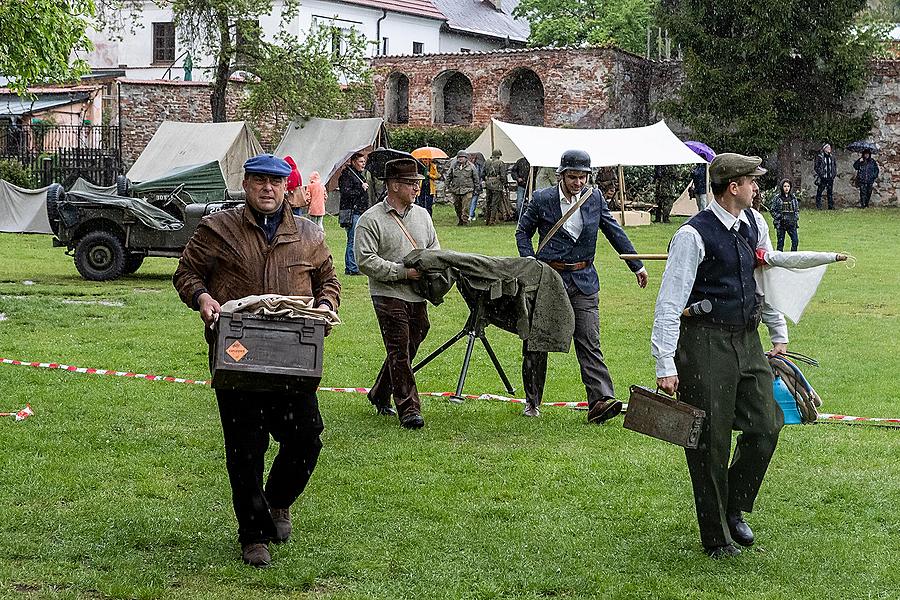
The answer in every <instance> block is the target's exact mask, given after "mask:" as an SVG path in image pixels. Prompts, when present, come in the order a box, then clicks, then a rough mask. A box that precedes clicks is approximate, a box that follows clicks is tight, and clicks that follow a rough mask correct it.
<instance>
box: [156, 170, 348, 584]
mask: <svg viewBox="0 0 900 600" xmlns="http://www.w3.org/2000/svg"><path fill="white" fill-rule="evenodd" d="M290 173H291V167H290V165H288V163H287V162H285V161H284V160H283V159H281V158H278V157H276V156H272V155H271V154H260V155H259V156H254V157H253V158H250V159H248V160H247V162H245V163H244V181H243V187H244V191H245V192H246V193H247V203H246V204H244V206H242V207H238V208H234V209H230V210H223V211H219V212H217V213H215V214H212V215H210V216H208V217H205V218H204V219H203V220H202V221H201V222H200V225H199V227H198V228H197V231H196V232H195V233H194V235H193V236H192V237H191V239H190V241H188V244H187V246H186V247H185V249H184V253H183V254H182V256H181V261H180V262H179V263H178V268H177V269H176V271H175V275H174V277H173V283H174V285H175V289H176V290H178V295H179V296H180V297H181V300H182V301H183V302H184V303H185V304H187V305H188V306H189V307H191V308H193V309H194V310H196V311H199V313H200V318H201V319H203V322H204V323H205V324H206V325H207V327H204V332H205V334H206V340H207V342H208V343H209V344H210V345H212V344H213V342H214V340H215V333H213V329H212V328H213V326H214V325H215V322H216V321H217V320H218V318H219V312H220V311H221V306H220V303H223V304H224V303H225V302H227V301H229V300H238V299H240V298H244V297H246V296H252V295H258V294H281V295H284V296H311V297H313V298H315V302H316V306H319V307H327V308H329V309H331V310H334V311H336V310H337V308H338V305H339V304H340V292H341V284H340V282H339V281H338V278H337V275H336V274H335V272H334V264H333V261H332V257H331V251H330V250H329V249H328V246H326V245H325V233H324V232H323V231H322V230H321V229H320V228H319V227H318V226H317V225H315V224H314V223H313V222H312V221H309V220H307V219H303V218H300V217H296V216H294V214H293V213H292V212H291V207H290V205H289V204H288V202H287V201H286V200H285V190H286V187H287V177H288V175H290ZM216 400H217V401H218V404H219V415H220V417H221V420H222V431H223V433H224V437H225V465H226V468H227V469H228V478H229V480H230V481H231V495H232V502H233V504H234V512H235V516H237V521H238V541H239V542H240V544H241V555H242V558H243V560H244V562H246V563H248V564H250V565H253V566H254V567H265V566H268V564H269V562H270V561H271V555H270V554H269V542H275V543H279V542H286V541H287V540H288V538H289V537H290V535H291V512H290V508H291V505H292V504H293V503H294V501H295V500H296V499H297V498H298V497H299V496H300V494H301V492H303V489H304V488H305V487H306V484H307V482H308V481H309V478H310V476H311V475H312V472H313V469H314V468H315V466H316V461H317V460H318V457H319V452H320V450H321V449H322V441H321V439H320V437H319V436H320V434H321V433H322V430H323V428H324V425H323V424H322V415H321V414H320V413H319V404H318V399H317V398H316V394H315V388H314V387H313V388H312V389H311V390H309V389H288V390H284V391H283V392H269V391H255V390H254V391H239V390H230V389H216ZM270 435H271V436H272V437H273V438H274V439H275V440H276V441H277V442H278V455H277V456H276V457H275V460H274V461H273V463H272V468H271V469H270V471H269V478H268V480H267V481H266V480H264V478H263V467H264V465H265V457H266V449H267V448H268V447H269V436H270ZM264 482H265V487H263V483H264Z"/></svg>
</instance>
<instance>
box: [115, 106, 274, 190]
mask: <svg viewBox="0 0 900 600" xmlns="http://www.w3.org/2000/svg"><path fill="white" fill-rule="evenodd" d="M262 151H263V149H262V146H261V145H260V143H259V140H257V139H256V136H255V135H254V134H253V132H252V131H250V128H249V127H248V126H247V123H246V122H244V121H231V122H227V123H180V122H177V121H163V122H162V124H161V125H160V126H159V129H157V130H156V133H154V134H153V138H151V140H150V143H149V144H147V147H146V148H144V151H143V152H141V155H140V156H139V157H138V159H137V160H136V161H135V163H134V165H132V167H131V169H129V170H128V179H130V180H131V181H134V182H141V181H149V180H152V179H157V178H159V177H162V176H163V175H166V174H168V173H170V172H171V171H172V170H173V169H176V168H179V167H186V166H190V165H203V164H207V163H210V162H217V163H218V164H219V167H220V169H221V171H222V178H223V180H224V182H225V185H226V186H227V187H228V189H231V190H239V189H241V181H242V180H243V179H244V161H246V160H247V159H248V158H250V157H251V156H256V155H257V154H261V153H262Z"/></svg>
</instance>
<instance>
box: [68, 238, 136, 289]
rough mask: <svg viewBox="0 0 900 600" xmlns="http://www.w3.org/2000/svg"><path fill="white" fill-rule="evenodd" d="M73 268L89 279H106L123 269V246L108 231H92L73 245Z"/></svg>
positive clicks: (119, 274)
mask: <svg viewBox="0 0 900 600" xmlns="http://www.w3.org/2000/svg"><path fill="white" fill-rule="evenodd" d="M75 268H77V269H78V272H79V273H81V276H82V277H84V278H85V279H87V280H89V281H108V280H110V279H116V278H117V277H120V276H121V275H122V273H123V272H124V271H125V248H124V247H123V245H122V242H121V240H119V238H118V237H117V236H116V235H115V234H112V233H110V232H108V231H92V232H90V233H89V234H87V235H86V236H84V237H83V238H81V240H79V242H78V246H76V247H75Z"/></svg>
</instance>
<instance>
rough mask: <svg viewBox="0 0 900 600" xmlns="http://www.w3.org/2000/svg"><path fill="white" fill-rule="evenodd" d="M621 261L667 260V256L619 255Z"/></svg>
mask: <svg viewBox="0 0 900 600" xmlns="http://www.w3.org/2000/svg"><path fill="white" fill-rule="evenodd" d="M619 258H621V259H622V260H667V259H668V258H669V255H668V254H620V255H619Z"/></svg>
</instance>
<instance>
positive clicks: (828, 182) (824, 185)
mask: <svg viewBox="0 0 900 600" xmlns="http://www.w3.org/2000/svg"><path fill="white" fill-rule="evenodd" d="M822 192H826V195H827V196H828V210H831V209H832V208H834V179H820V180H819V185H817V186H816V208H822Z"/></svg>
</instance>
